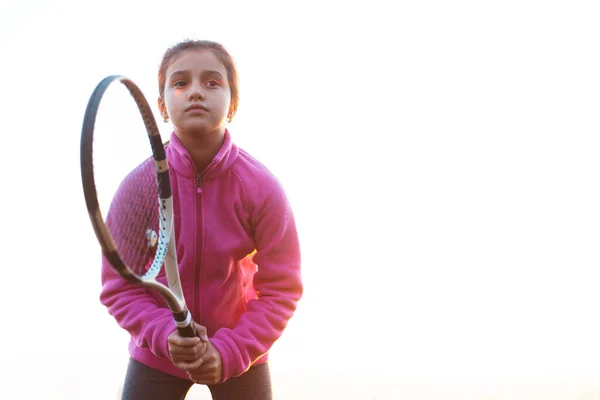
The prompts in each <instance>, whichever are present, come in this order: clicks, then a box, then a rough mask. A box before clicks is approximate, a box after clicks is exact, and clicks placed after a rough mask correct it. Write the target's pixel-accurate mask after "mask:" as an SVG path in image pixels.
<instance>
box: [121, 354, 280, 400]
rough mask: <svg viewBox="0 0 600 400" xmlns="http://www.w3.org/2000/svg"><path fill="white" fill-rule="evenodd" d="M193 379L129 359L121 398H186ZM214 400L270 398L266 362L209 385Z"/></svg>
mask: <svg viewBox="0 0 600 400" xmlns="http://www.w3.org/2000/svg"><path fill="white" fill-rule="evenodd" d="M193 384H194V382H192V381H190V380H187V379H181V378H177V377H174V376H172V375H169V374H165V373H164V372H160V371H157V370H155V369H153V368H150V367H147V366H145V365H144V364H142V363H139V362H138V361H135V360H133V359H130V360H129V365H128V366H127V375H126V376H125V385H124V386H123V395H122V397H121V400H183V399H185V395H186V394H187V392H188V391H189V390H190V388H191V387H192V385H193ZM208 389H209V390H210V394H211V395H212V398H213V400H225V399H228V400H238V399H240V400H241V399H244V400H271V399H272V395H271V374H270V372H269V367H268V365H267V364H266V363H264V364H259V365H256V366H254V367H251V368H250V369H249V370H248V371H246V372H245V373H243V374H242V375H240V376H238V377H235V378H230V379H228V380H226V381H225V382H223V383H219V384H217V385H210V386H208Z"/></svg>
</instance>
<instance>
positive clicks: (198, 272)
mask: <svg viewBox="0 0 600 400" xmlns="http://www.w3.org/2000/svg"><path fill="white" fill-rule="evenodd" d="M201 193H202V175H196V222H197V223H196V227H195V230H196V249H195V252H194V254H195V256H196V257H195V258H196V262H195V263H194V274H195V277H194V278H195V279H194V282H195V284H194V286H195V288H194V291H195V293H196V304H197V307H198V308H197V313H198V314H197V315H198V321H197V322H198V323H199V324H200V325H203V324H204V322H203V318H202V290H201V289H202V269H201V267H202V253H203V252H202V244H203V242H204V240H202V239H203V238H202V196H201V195H200V194H201Z"/></svg>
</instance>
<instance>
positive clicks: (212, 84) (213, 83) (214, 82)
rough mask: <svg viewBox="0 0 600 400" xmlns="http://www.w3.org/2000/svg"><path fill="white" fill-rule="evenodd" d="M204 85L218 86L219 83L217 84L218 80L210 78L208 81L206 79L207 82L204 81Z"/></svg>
mask: <svg viewBox="0 0 600 400" xmlns="http://www.w3.org/2000/svg"><path fill="white" fill-rule="evenodd" d="M206 86H208V87H218V86H220V85H219V82H218V81H215V80H210V81H207V82H206Z"/></svg>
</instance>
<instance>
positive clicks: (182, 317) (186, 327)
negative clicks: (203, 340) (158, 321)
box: [173, 308, 196, 337]
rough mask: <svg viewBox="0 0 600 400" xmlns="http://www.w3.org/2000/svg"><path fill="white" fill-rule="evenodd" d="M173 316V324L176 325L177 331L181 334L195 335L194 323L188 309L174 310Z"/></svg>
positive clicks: (184, 335)
mask: <svg viewBox="0 0 600 400" xmlns="http://www.w3.org/2000/svg"><path fill="white" fill-rule="evenodd" d="M173 318H174V319H175V325H177V331H178V332H179V334H180V335H181V336H183V337H194V336H196V325H195V324H194V321H192V318H191V316H190V312H189V310H187V309H185V308H184V309H183V311H181V312H174V313H173Z"/></svg>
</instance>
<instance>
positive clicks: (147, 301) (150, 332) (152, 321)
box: [100, 180, 175, 359]
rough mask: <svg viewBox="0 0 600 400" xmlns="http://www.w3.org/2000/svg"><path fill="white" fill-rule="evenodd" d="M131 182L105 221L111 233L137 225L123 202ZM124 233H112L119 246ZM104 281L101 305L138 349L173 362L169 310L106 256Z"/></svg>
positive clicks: (118, 193) (102, 279) (119, 194)
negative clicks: (121, 274) (143, 349)
mask: <svg viewBox="0 0 600 400" xmlns="http://www.w3.org/2000/svg"><path fill="white" fill-rule="evenodd" d="M131 182H132V181H131V180H130V181H129V184H128V182H127V180H126V181H125V182H124V183H123V184H122V185H121V186H120V187H119V189H118V191H117V193H116V195H115V197H114V199H113V202H112V204H111V208H110V210H109V213H108V217H107V220H106V223H107V226H108V227H109V229H110V227H111V226H112V227H115V226H119V227H128V226H133V224H134V223H135V221H134V220H133V219H134V218H136V216H135V215H134V213H133V212H131V210H128V209H127V207H128V205H127V204H128V202H127V201H124V199H125V198H127V196H128V195H131V194H130V193H128V187H129V188H131V187H132V186H131V184H132V183H131ZM125 229H126V228H122V229H119V230H117V229H113V232H114V233H113V238H114V239H115V242H116V243H119V238H118V237H115V236H116V235H118V233H119V232H123V230H125ZM101 281H102V290H101V292H100V302H101V303H102V304H103V305H104V306H106V308H107V309H108V312H109V314H110V315H112V316H113V317H114V318H115V319H116V321H117V323H118V324H119V326H120V327H121V328H123V329H125V330H126V331H127V332H128V333H129V334H130V335H131V337H132V340H134V341H135V343H136V344H137V345H138V346H139V347H142V348H148V349H150V351H151V352H152V353H154V354H155V355H156V356H158V357H162V358H166V359H170V356H169V351H168V344H167V338H168V336H169V335H170V334H171V333H172V332H173V331H174V330H175V325H174V323H173V316H172V314H171V312H170V310H169V309H168V308H166V307H164V306H161V305H160V304H159V303H158V301H157V299H156V298H155V297H154V296H152V294H151V293H150V292H149V290H148V289H146V288H145V287H144V286H141V285H138V284H132V283H129V282H128V281H126V280H125V279H124V278H123V277H121V276H120V275H119V274H118V273H117V272H116V271H115V270H113V268H112V267H111V266H110V264H109V263H108V261H107V260H106V258H105V257H104V256H103V257H102V274H101Z"/></svg>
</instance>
